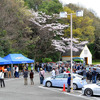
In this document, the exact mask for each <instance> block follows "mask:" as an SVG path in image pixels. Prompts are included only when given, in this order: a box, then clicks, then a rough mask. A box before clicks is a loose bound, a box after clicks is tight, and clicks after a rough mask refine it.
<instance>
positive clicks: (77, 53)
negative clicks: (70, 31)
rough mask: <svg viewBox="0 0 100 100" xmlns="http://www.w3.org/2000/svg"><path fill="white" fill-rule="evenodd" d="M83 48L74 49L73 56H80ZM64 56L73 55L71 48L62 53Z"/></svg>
mask: <svg viewBox="0 0 100 100" xmlns="http://www.w3.org/2000/svg"><path fill="white" fill-rule="evenodd" d="M82 50H83V49H79V51H78V52H75V51H73V56H80V54H81V52H82ZM62 56H71V50H67V51H66V52H64V53H63V54H62Z"/></svg>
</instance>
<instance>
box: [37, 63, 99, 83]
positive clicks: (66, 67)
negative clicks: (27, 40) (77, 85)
mask: <svg viewBox="0 0 100 100" xmlns="http://www.w3.org/2000/svg"><path fill="white" fill-rule="evenodd" d="M87 67H89V70H86V66H85V65H83V64H80V63H74V64H73V65H72V68H73V73H77V72H78V71H80V72H81V75H82V76H83V77H84V78H85V79H86V80H89V82H92V83H96V82H97V72H96V69H95V68H92V67H93V66H87ZM41 68H42V69H44V71H45V72H46V71H48V72H50V71H52V76H53V77H55V75H58V74H60V73H70V71H71V64H70V63H66V64H64V63H62V64H57V63H56V64H55V65H54V66H50V64H49V63H47V64H38V65H35V69H37V71H38V72H39V71H41V70H40V69H41ZM50 69H52V70H50ZM99 74H100V73H99ZM99 79H100V76H99Z"/></svg>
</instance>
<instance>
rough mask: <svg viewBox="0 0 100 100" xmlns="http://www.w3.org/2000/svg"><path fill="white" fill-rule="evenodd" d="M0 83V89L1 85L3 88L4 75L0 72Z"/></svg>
mask: <svg viewBox="0 0 100 100" xmlns="http://www.w3.org/2000/svg"><path fill="white" fill-rule="evenodd" d="M0 83H1V87H2V84H3V87H5V82H4V73H3V72H2V70H1V71H0Z"/></svg>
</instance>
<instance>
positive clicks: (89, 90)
mask: <svg viewBox="0 0 100 100" xmlns="http://www.w3.org/2000/svg"><path fill="white" fill-rule="evenodd" d="M84 94H85V95H86V96H92V95H93V91H92V90H91V89H90V88H87V89H85V91H84Z"/></svg>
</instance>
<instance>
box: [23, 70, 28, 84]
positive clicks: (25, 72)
mask: <svg viewBox="0 0 100 100" xmlns="http://www.w3.org/2000/svg"><path fill="white" fill-rule="evenodd" d="M23 75H24V85H27V78H28V71H27V69H25V71H24V73H23Z"/></svg>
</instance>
